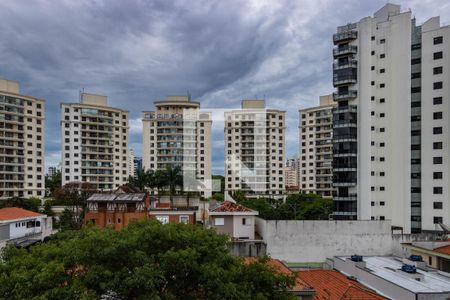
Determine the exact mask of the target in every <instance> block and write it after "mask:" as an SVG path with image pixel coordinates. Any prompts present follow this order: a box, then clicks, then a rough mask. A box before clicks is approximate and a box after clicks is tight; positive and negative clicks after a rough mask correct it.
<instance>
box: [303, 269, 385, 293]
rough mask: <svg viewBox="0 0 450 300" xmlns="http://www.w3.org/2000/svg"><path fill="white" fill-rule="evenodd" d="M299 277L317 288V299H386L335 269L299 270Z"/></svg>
mask: <svg viewBox="0 0 450 300" xmlns="http://www.w3.org/2000/svg"><path fill="white" fill-rule="evenodd" d="M297 278H300V279H302V280H303V281H304V282H306V283H307V284H308V285H310V286H312V287H313V288H314V289H315V290H316V295H315V297H314V299H315V300H322V299H327V300H342V299H352V300H379V299H386V298H384V297H382V296H380V295H378V294H377V293H375V292H373V291H372V290H370V289H368V288H366V287H364V286H363V285H362V284H360V283H358V282H357V281H354V280H350V279H348V278H347V277H346V276H345V275H343V274H341V273H339V272H337V271H333V270H310V271H299V272H298V273H297Z"/></svg>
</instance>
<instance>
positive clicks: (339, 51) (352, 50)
mask: <svg viewBox="0 0 450 300" xmlns="http://www.w3.org/2000/svg"><path fill="white" fill-rule="evenodd" d="M357 52H358V47H357V46H352V45H345V46H341V47H335V48H334V49H333V57H334V58H338V57H340V56H344V55H352V54H356V53H357Z"/></svg>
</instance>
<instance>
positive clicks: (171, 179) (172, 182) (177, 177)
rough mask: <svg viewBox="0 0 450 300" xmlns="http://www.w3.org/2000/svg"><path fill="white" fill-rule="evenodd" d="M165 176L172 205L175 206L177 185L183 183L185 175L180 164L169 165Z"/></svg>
mask: <svg viewBox="0 0 450 300" xmlns="http://www.w3.org/2000/svg"><path fill="white" fill-rule="evenodd" d="M164 175H165V176H163V177H164V178H165V180H164V181H165V184H166V186H167V187H169V197H170V206H171V207H173V195H174V194H175V192H176V189H177V187H180V186H182V185H183V175H182V172H181V167H180V166H175V167H172V166H167V167H166V170H165V171H164Z"/></svg>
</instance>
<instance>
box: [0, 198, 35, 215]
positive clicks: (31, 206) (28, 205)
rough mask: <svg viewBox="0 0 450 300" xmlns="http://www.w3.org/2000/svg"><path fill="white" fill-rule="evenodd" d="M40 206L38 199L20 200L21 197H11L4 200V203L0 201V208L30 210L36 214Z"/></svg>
mask: <svg viewBox="0 0 450 300" xmlns="http://www.w3.org/2000/svg"><path fill="white" fill-rule="evenodd" d="M40 205H41V199H39V198H35V197H32V198H21V197H13V198H9V199H6V200H4V201H0V208H3V207H20V208H23V209H27V210H31V211H35V212H38V211H39V206H40Z"/></svg>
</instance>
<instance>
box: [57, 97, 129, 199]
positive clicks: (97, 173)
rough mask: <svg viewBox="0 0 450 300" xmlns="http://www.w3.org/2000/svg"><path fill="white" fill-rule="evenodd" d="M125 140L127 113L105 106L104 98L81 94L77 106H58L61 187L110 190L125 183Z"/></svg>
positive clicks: (126, 168)
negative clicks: (86, 185)
mask: <svg viewBox="0 0 450 300" xmlns="http://www.w3.org/2000/svg"><path fill="white" fill-rule="evenodd" d="M128 140H129V124H128V111H126V110H122V109H119V108H114V107H110V106H108V99H107V97H106V96H101V95H95V94H88V93H81V94H80V101H79V102H78V103H61V145H62V148H61V155H62V157H61V161H62V168H61V169H62V170H61V171H62V184H63V185H65V184H66V183H69V182H89V183H92V184H95V185H96V187H97V189H98V190H100V191H111V190H113V189H116V188H117V187H119V186H121V185H123V184H125V183H127V181H128V176H129V167H128V156H129V154H128V151H129V149H128Z"/></svg>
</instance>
